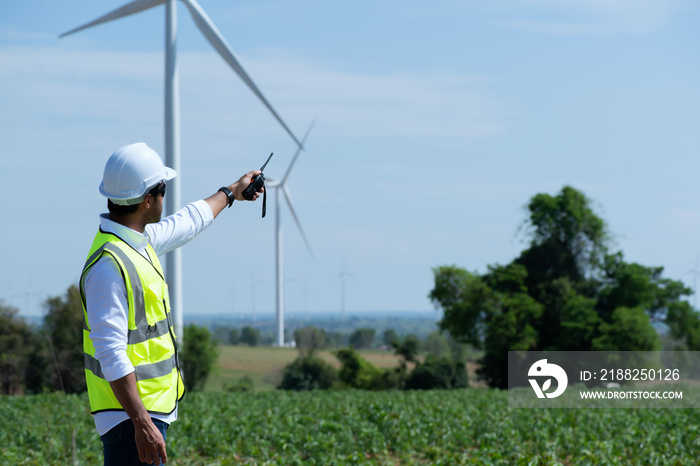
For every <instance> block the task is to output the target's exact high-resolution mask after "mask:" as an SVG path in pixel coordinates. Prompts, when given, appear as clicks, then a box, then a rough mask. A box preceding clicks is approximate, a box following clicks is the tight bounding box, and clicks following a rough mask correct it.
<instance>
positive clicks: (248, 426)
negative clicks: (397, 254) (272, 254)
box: [0, 347, 700, 466]
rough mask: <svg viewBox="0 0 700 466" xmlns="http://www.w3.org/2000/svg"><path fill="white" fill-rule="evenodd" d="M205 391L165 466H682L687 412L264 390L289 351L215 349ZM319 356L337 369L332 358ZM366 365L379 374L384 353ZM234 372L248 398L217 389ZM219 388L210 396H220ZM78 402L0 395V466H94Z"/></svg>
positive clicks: (172, 434)
mask: <svg viewBox="0 0 700 466" xmlns="http://www.w3.org/2000/svg"><path fill="white" fill-rule="evenodd" d="M221 350H222V351H221V352H220V358H219V366H220V369H219V371H218V373H217V374H216V375H215V377H214V378H213V379H212V380H211V381H210V383H209V384H208V386H207V390H206V391H205V392H203V393H189V394H187V396H186V397H185V400H184V401H183V402H182V404H181V405H180V410H179V420H178V421H177V422H176V423H174V424H173V425H172V427H171V428H170V430H169V431H168V452H169V458H170V459H169V461H168V464H174V465H238V464H253V465H256V464H260V465H262V464H269V465H293V464H299V465H301V464H304V465H306V464H311V465H313V464H323V465H326V464H327V465H345V464H347V465H353V464H367V465H373V464H387V465H399V464H400V465H410V464H419V465H428V464H431V465H432V464H444V465H452V464H485V465H490V464H496V465H528V466H529V465H556V464H561V465H597V464H600V465H616V464H619V465H627V464H640V465H689V464H698V458H700V412H699V411H698V410H692V409H537V410H535V409H509V408H508V399H507V393H506V392H503V391H498V390H486V389H482V388H468V389H463V390H452V391H425V392H420V391H408V392H400V391H388V392H362V391H355V390H348V391H326V392H321V391H317V392H304V393H293V392H282V391H276V390H272V388H273V387H274V385H275V384H276V381H277V380H278V378H279V376H280V374H281V370H282V368H283V367H284V365H285V364H287V363H288V362H291V361H292V360H293V359H294V358H295V357H296V355H297V352H296V351H295V350H291V349H276V348H247V347H222V348H221ZM322 356H323V357H324V358H328V360H329V361H332V360H334V358H333V356H332V355H331V354H330V353H323V354H322ZM363 356H364V357H366V358H367V359H368V360H371V361H372V363H373V364H375V365H377V366H381V367H393V366H394V365H396V363H397V360H396V359H395V357H394V356H393V355H392V354H391V353H388V352H380V351H374V352H367V353H363ZM243 375H249V376H250V377H251V378H253V379H254V381H255V384H256V385H255V392H252V393H228V392H225V391H222V390H221V388H223V387H226V386H227V385H228V384H230V383H232V382H235V380H236V379H239V378H240V377H242V376H243ZM217 390H218V391H217ZM101 449H102V445H101V442H100V440H99V438H98V436H97V433H96V432H95V429H94V424H93V421H92V418H91V416H90V414H89V408H88V403H87V397H86V395H81V396H75V395H65V394H62V393H56V394H45V395H34V396H24V397H22V396H14V397H13V396H2V397H0V465H21V464H27V465H47V464H49V465H71V464H77V465H94V464H101V461H102V450H101Z"/></svg>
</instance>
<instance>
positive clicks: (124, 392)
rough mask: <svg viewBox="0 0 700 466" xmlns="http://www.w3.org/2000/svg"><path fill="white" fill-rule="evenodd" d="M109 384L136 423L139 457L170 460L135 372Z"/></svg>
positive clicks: (154, 461)
mask: <svg viewBox="0 0 700 466" xmlns="http://www.w3.org/2000/svg"><path fill="white" fill-rule="evenodd" d="M109 385H110V386H111V387H112V391H113V392H114V396H116V397H117V400H118V401H119V404H121V405H122V407H123V408H124V411H126V414H128V415H129V417H130V418H131V422H133V423H134V430H135V431H136V435H135V440H136V447H137V448H138V451H139V459H140V460H141V461H142V462H144V463H146V464H161V463H165V462H166V461H167V460H168V454H167V453H166V452H165V439H164V438H163V435H162V434H161V433H160V430H158V428H157V427H156V426H155V424H153V420H151V416H150V414H148V411H146V408H145V407H144V406H143V402H142V401H141V398H140V397H139V392H138V389H137V388H136V376H135V375H134V373H133V372H131V373H130V374H128V375H125V376H124V377H122V378H121V379H117V380H113V381H111V382H109Z"/></svg>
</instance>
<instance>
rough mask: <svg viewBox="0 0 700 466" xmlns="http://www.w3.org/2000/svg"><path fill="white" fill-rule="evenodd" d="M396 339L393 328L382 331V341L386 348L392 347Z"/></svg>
mask: <svg viewBox="0 0 700 466" xmlns="http://www.w3.org/2000/svg"><path fill="white" fill-rule="evenodd" d="M398 339H399V336H398V335H397V334H396V330H394V329H393V328H389V329H386V330H384V333H383V334H382V341H383V342H384V344H385V345H386V346H388V347H393V346H394V342H395V341H396V340H398Z"/></svg>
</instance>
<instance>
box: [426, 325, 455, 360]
mask: <svg viewBox="0 0 700 466" xmlns="http://www.w3.org/2000/svg"><path fill="white" fill-rule="evenodd" d="M423 348H424V349H425V351H427V352H428V354H430V355H432V356H433V357H435V358H441V357H443V356H448V355H449V354H450V345H449V343H448V342H447V338H445V337H444V336H443V334H442V332H440V331H438V330H436V331H434V332H430V333H429V334H428V336H427V337H426V338H425V342H424V343H423Z"/></svg>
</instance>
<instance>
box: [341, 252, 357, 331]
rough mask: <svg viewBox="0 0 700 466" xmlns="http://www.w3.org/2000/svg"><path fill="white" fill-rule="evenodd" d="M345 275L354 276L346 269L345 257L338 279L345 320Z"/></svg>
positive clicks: (342, 313)
mask: <svg viewBox="0 0 700 466" xmlns="http://www.w3.org/2000/svg"><path fill="white" fill-rule="evenodd" d="M345 277H350V278H354V277H353V276H352V275H351V274H350V273H348V272H346V271H345V259H343V268H342V269H341V270H340V275H338V280H340V319H341V320H345Z"/></svg>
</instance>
